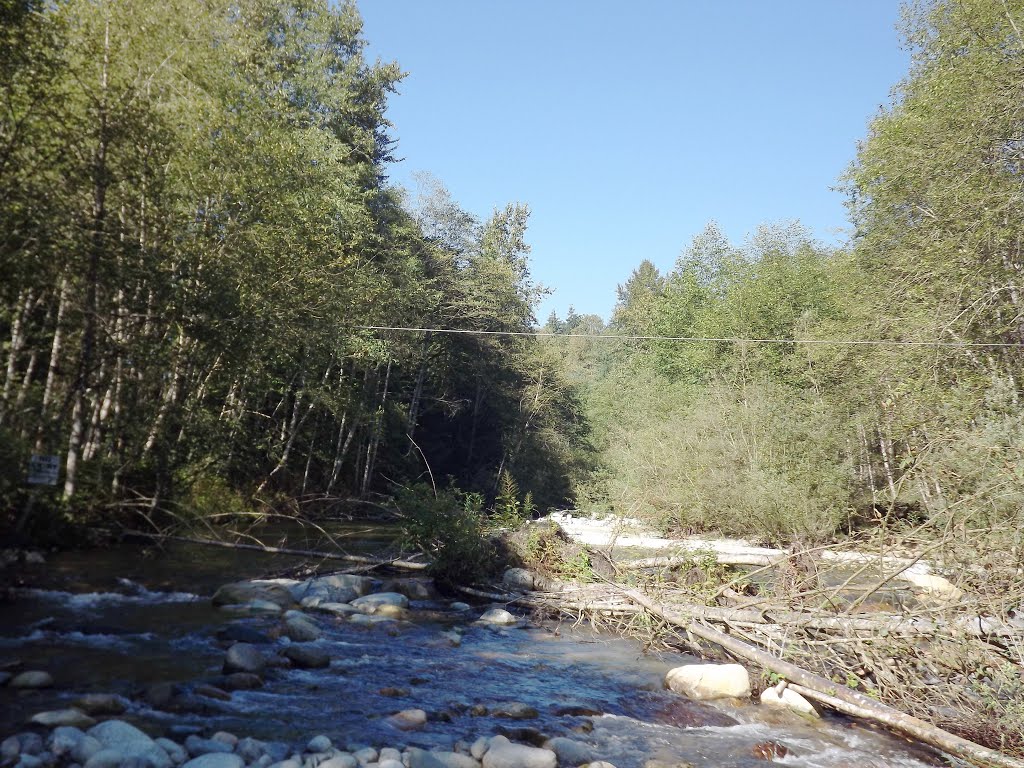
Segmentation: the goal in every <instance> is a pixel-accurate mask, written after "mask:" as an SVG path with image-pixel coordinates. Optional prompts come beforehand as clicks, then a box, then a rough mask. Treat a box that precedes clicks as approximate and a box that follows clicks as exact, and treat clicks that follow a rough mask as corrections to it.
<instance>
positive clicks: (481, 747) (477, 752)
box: [469, 736, 491, 760]
mask: <svg viewBox="0 0 1024 768" xmlns="http://www.w3.org/2000/svg"><path fill="white" fill-rule="evenodd" d="M490 745H491V740H490V739H488V738H487V737H486V736H481V737H480V738H479V739H477V740H476V741H474V742H473V744H472V746H470V748H469V754H471V755H472V756H473V757H475V758H476V759H477V760H482V759H483V757H484V754H485V753H486V752H487V748H488V747H489V746H490Z"/></svg>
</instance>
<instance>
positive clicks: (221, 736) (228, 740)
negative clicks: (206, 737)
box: [210, 731, 238, 749]
mask: <svg viewBox="0 0 1024 768" xmlns="http://www.w3.org/2000/svg"><path fill="white" fill-rule="evenodd" d="M210 739H211V740H212V741H220V742H223V743H225V744H227V745H228V746H229V747H231V748H232V749H234V748H235V745H236V744H238V737H237V736H235V734H233V733H229V732H228V731H217V732H216V733H215V734H213V736H211V737H210Z"/></svg>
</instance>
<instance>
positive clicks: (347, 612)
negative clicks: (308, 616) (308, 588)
mask: <svg viewBox="0 0 1024 768" xmlns="http://www.w3.org/2000/svg"><path fill="white" fill-rule="evenodd" d="M308 607H311V608H315V609H316V610H318V611H320V612H321V613H330V614H332V615H334V616H351V615H352V614H353V613H359V611H358V610H357V609H355V608H353V607H352V606H351V605H349V604H348V603H335V602H333V601H331V602H324V603H319V602H318V603H317V604H316V605H315V606H308Z"/></svg>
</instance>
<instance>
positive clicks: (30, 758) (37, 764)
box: [16, 754, 45, 768]
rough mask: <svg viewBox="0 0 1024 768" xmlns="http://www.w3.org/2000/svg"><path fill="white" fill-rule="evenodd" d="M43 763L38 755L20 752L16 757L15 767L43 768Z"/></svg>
mask: <svg viewBox="0 0 1024 768" xmlns="http://www.w3.org/2000/svg"><path fill="white" fill-rule="evenodd" d="M44 765H45V763H44V762H43V759H42V758H41V757H39V756H38V755H27V754H22V755H21V756H20V757H19V758H18V762H17V765H16V768H43V766H44Z"/></svg>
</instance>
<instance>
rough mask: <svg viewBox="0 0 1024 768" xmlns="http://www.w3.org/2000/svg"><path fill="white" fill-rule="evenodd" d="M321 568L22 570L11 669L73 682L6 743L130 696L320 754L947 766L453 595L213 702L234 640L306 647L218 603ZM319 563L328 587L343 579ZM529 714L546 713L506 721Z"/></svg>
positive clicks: (564, 627) (338, 637)
mask: <svg viewBox="0 0 1024 768" xmlns="http://www.w3.org/2000/svg"><path fill="white" fill-rule="evenodd" d="M354 530H356V529H354ZM347 542H348V543H349V544H351V545H352V548H353V549H352V551H360V548H361V550H362V551H367V550H372V549H373V547H374V546H376V545H377V544H379V541H377V540H376V538H375V537H373V536H368V537H366V538H365V539H360V538H359V536H358V535H357V534H356V533H353V534H352V536H350V537H349V538H348V539H347ZM308 565H309V563H305V562H304V561H301V560H299V559H296V558H289V557H284V556H275V557H273V558H269V557H268V556H267V555H262V554H257V553H245V552H233V551H228V550H210V549H203V548H199V547H196V546H194V545H185V544H176V545H170V546H168V547H167V548H164V549H155V548H140V547H138V546H131V545H126V546H124V547H120V548H115V549H111V550H104V551H94V552H84V553H64V554H56V555H51V556H48V558H47V562H46V564H44V565H37V566H31V567H29V568H27V569H25V570H23V571H21V572H20V573H19V576H18V581H19V583H17V584H14V585H12V586H10V587H9V588H8V595H7V600H6V602H4V603H3V604H2V605H0V611H2V615H3V617H4V620H3V622H2V627H0V662H10V661H13V660H18V661H20V662H21V668H23V669H41V670H45V671H47V672H49V673H50V674H51V675H52V676H53V678H54V680H55V685H54V686H53V687H51V688H46V689H42V690H31V691H16V690H14V689H12V688H10V687H2V688H0V740H2V739H3V738H4V737H5V736H7V735H10V734H12V733H15V732H18V731H20V730H24V729H25V726H24V723H25V721H26V719H27V718H28V717H30V716H31V715H32V714H34V713H36V712H40V711H46V710H53V709H58V708H63V707H67V706H69V705H70V704H71V703H72V702H73V701H75V700H76V699H77V698H79V697H81V696H82V695H83V694H86V693H114V694H117V695H118V696H119V697H121V700H122V701H123V702H124V704H125V706H126V707H127V710H126V712H125V713H124V714H122V715H119V717H120V718H121V719H126V720H129V721H131V722H133V723H135V724H137V725H139V726H140V727H142V728H143V730H146V731H147V732H149V733H151V734H154V735H168V734H169V735H172V737H175V738H177V737H181V736H183V735H185V734H188V733H200V734H201V735H205V736H210V735H212V734H213V733H214V732H217V731H227V732H231V733H234V734H237V735H238V736H253V737H255V738H259V739H265V740H274V741H284V742H288V743H291V744H303V743H305V742H306V741H308V740H309V739H310V738H311V737H312V736H315V735H319V734H323V735H326V736H328V737H329V738H330V739H331V740H332V742H333V743H335V744H340V745H346V746H349V747H352V748H358V747H360V746H374V747H378V748H379V747H383V746H396V747H399V748H403V747H410V746H411V747H422V748H425V749H439V750H453V749H455V748H457V747H458V746H460V745H467V744H471V743H472V742H473V741H474V740H476V739H477V738H478V737H480V736H493V735H495V734H504V735H507V736H509V738H511V739H512V740H513V741H521V742H523V743H541V742H543V740H544V739H545V738H546V737H555V736H563V737H569V738H572V739H574V740H576V741H578V742H581V743H583V744H585V745H586V746H587V747H588V748H589V750H590V751H591V753H592V755H593V758H594V759H599V760H605V761H608V762H610V763H612V764H613V765H615V766H617V768H644V767H645V766H653V765H663V766H678V765H685V764H687V763H689V764H691V765H693V766H701V767H703V766H716V767H718V768H730V767H735V768H744V767H746V768H750V767H751V766H760V765H764V764H765V759H764V758H763V757H759V756H758V755H759V754H762V753H763V752H764V749H763V748H762V746H763V745H765V744H768V743H770V744H774V745H778V747H780V749H777V750H776V752H777V753H778V754H780V755H781V754H782V753H784V756H777V757H775V760H776V761H777V762H779V763H781V764H785V765H797V766H814V767H818V768H840V767H846V766H865V767H867V768H872V767H876V768H889V767H895V766H898V767H901V768H922V767H923V766H932V765H944V764H946V763H945V762H944V761H942V760H941V759H939V757H938V756H936V755H935V754H934V753H933V752H932V751H931V750H929V749H927V748H925V747H922V746H920V745H915V744H912V743H909V742H907V741H906V740H904V739H902V738H898V737H896V736H894V735H891V734H889V733H887V732H884V731H881V730H879V729H876V728H874V727H871V726H867V725H864V724H861V723H858V722H856V721H853V720H850V719H847V718H843V717H838V716H831V715H828V714H827V713H826V715H825V717H823V718H822V719H821V720H806V719H803V718H801V717H799V716H797V715H795V714H791V713H787V712H778V711H775V710H769V709H767V708H765V707H762V706H760V705H758V704H754V703H749V702H738V701H733V700H729V701H720V702H712V703H706V702H697V701H691V700H689V699H686V698H685V697H682V696H680V695H678V694H675V693H672V692H670V691H667V690H665V689H664V688H663V683H662V681H663V680H664V677H665V673H666V672H667V671H668V670H669V669H671V668H672V667H675V666H679V665H681V664H686V663H693V662H696V661H698V659H696V658H694V657H692V656H688V655H686V654H675V653H645V652H644V650H643V649H642V648H640V647H639V646H638V645H637V644H635V643H633V642H631V641H629V640H625V639H621V638H617V637H613V636H610V635H607V634H602V633H599V632H595V631H593V630H591V629H590V628H588V627H587V626H572V625H570V624H568V623H565V622H552V621H531V620H529V618H528V617H523V618H522V619H521V621H519V622H518V623H517V624H515V625H513V626H508V627H504V626H495V625H489V624H481V623H478V622H477V621H476V620H477V619H478V618H479V617H480V616H481V615H482V614H483V613H484V611H485V610H486V609H487V608H489V607H491V606H489V605H488V604H484V603H477V604H474V605H472V606H471V607H470V608H469V609H468V610H467V609H464V608H463V609H458V607H457V606H456V607H453V606H454V605H455V603H454V601H455V600H457V599H458V598H454V599H447V598H444V597H440V596H438V597H434V598H432V599H427V600H414V601H413V602H412V603H411V605H410V608H409V611H408V613H407V615H406V620H402V621H388V622H381V623H378V624H369V625H367V624H358V623H354V622H352V621H350V620H347V619H346V618H345V617H344V616H334V615H330V614H323V613H310V616H312V617H313V618H314V620H315V621H316V623H317V624H318V626H319V627H320V628H321V630H322V636H321V637H320V639H318V640H316V641H315V642H314V643H310V645H312V646H314V647H315V648H317V649H319V650H321V651H323V652H325V653H326V654H328V656H329V657H330V664H329V666H328V667H327V668H325V669H294V668H287V667H280V668H275V669H272V670H271V671H270V672H269V673H268V674H267V675H266V679H265V684H264V685H263V686H262V687H260V688H257V689H255V690H236V691H232V692H230V695H229V697H228V698H226V699H225V698H222V697H220V696H219V694H217V695H211V694H212V690H219V688H218V686H219V685H220V683H221V681H222V670H221V667H222V665H223V661H224V655H225V647H226V645H227V642H226V641H225V640H224V639H223V636H224V633H225V630H230V631H231V632H235V633H237V632H239V631H242V630H244V631H251V632H254V633H256V635H254V637H262V638H265V639H266V642H265V643H263V645H262V646H261V647H262V648H263V650H264V652H265V653H266V654H268V655H271V656H272V655H273V654H275V653H276V651H278V650H280V649H281V648H283V647H284V646H285V645H286V644H287V643H288V640H287V638H284V637H280V636H279V633H278V629H279V627H280V623H281V619H280V617H277V616H267V615H263V616H246V615H239V614H237V613H234V612H231V611H226V610H223V609H220V608H215V607H214V606H213V605H212V603H211V600H210V597H211V595H212V594H213V592H214V591H215V589H216V587H217V586H218V585H219V584H222V583H225V582H229V581H236V580H238V579H241V578H253V577H264V576H274V575H281V574H282V573H284V572H288V573H292V574H294V573H296V572H297V571H301V570H302V568H303V566H308ZM313 565H314V566H315V567H317V568H319V569H320V571H321V572H327V571H330V570H331V569H332V568H336V567H337V563H317V564H313ZM307 570H308V568H307ZM370 575H375V576H376V574H370ZM218 634H220V635H221V638H218ZM206 686H212V690H211V688H209V687H206ZM509 703H514V704H517V705H521V710H522V712H525V713H527V714H529V713H531V712H533V713H535V714H529V716H527V717H522V718H510V717H507V716H504V715H503V714H502V712H503V710H504V709H507V707H506V706H505V705H507V704H509ZM413 708H415V709H421V710H423V711H424V712H426V713H427V722H426V723H425V724H424V725H423V726H422V727H421V728H419V729H418V730H413V731H402V730H399V729H396V727H395V725H394V723H393V721H392V720H391V716H392V715H393V714H394V713H396V712H399V711H402V710H408V709H413ZM652 761H653V762H652Z"/></svg>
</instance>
